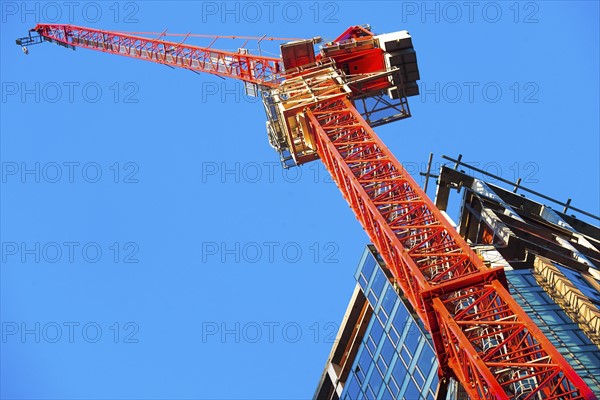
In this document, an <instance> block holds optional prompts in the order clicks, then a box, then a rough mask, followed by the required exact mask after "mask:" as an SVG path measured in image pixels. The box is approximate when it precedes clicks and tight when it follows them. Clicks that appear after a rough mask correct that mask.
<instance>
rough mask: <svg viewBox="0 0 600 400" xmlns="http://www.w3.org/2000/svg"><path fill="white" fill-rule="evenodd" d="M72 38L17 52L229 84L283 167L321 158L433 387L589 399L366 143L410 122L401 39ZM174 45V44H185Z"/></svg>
mask: <svg viewBox="0 0 600 400" xmlns="http://www.w3.org/2000/svg"><path fill="white" fill-rule="evenodd" d="M163 36H164V33H163V34H161V35H160V36H159V37H158V38H148V37H143V36H139V35H137V36H136V35H132V34H127V33H121V32H112V31H102V30H97V29H89V28H83V27H78V26H72V25H56V24H38V25H37V26H36V27H35V28H33V29H31V30H30V32H29V35H28V36H27V37H24V38H20V39H17V44H18V45H21V46H23V50H24V52H25V53H28V50H27V48H26V47H25V46H29V45H32V44H37V43H41V42H44V41H49V42H53V43H56V44H59V45H61V46H64V47H68V48H73V49H74V48H76V47H83V48H88V49H92V50H99V51H102V52H105V53H111V54H119V55H123V56H128V57H133V58H139V59H142V60H147V61H152V62H155V63H159V64H165V65H169V66H173V67H180V68H185V69H190V70H194V71H200V72H208V73H211V74H215V75H219V76H223V77H231V78H236V79H240V80H242V81H244V82H245V84H246V88H247V90H249V91H252V92H260V93H261V95H262V98H263V103H264V105H265V109H266V113H267V119H268V121H267V131H268V135H269V140H270V143H271V145H272V146H273V147H274V148H275V149H276V150H277V151H278V152H279V154H280V159H281V162H282V165H283V167H284V168H289V167H292V166H296V165H300V164H303V163H306V162H309V161H313V160H316V159H321V160H322V161H323V163H324V164H325V166H326V168H327V169H328V171H329V172H330V173H331V175H332V176H333V178H334V180H335V182H336V183H337V185H338V187H339V188H340V190H341V192H342V194H343V196H344V198H345V199H346V200H347V201H348V203H349V204H350V206H351V207H352V209H353V210H354V213H355V214H356V216H357V218H358V220H359V221H360V222H361V224H362V226H363V228H364V229H365V231H366V232H367V234H368V235H369V237H370V239H371V241H372V242H373V243H374V244H375V246H376V248H377V250H378V251H379V253H380V254H381V257H382V258H383V260H384V261H385V263H386V266H387V268H388V269H389V271H390V272H391V275H392V276H393V279H394V281H395V283H397V285H398V286H399V287H400V288H401V290H402V292H403V294H404V296H406V298H407V299H408V301H409V302H410V304H411V305H412V307H413V308H414V310H415V312H416V313H417V314H418V315H419V317H420V318H421V319H422V321H423V323H424V325H425V327H426V328H427V329H428V330H429V332H430V333H431V337H432V339H433V343H434V347H435V351H436V353H437V357H438V360H439V365H440V371H439V374H440V376H443V377H454V378H456V379H458V380H459V381H460V382H461V383H462V385H463V387H464V388H465V389H466V391H467V392H468V394H469V396H470V397H472V398H476V399H519V400H525V399H542V398H544V399H594V398H596V397H595V395H594V393H593V392H592V390H591V389H590V388H589V387H588V386H587V385H586V383H585V382H584V381H583V380H582V378H581V377H580V376H579V375H578V374H577V373H576V372H575V371H574V370H573V368H572V367H571V366H570V364H569V363H568V362H567V361H566V360H565V359H564V358H563V357H562V356H561V355H560V353H559V352H558V351H557V350H556V348H555V347H554V346H553V345H552V343H551V342H550V341H549V340H548V339H547V338H546V337H545V336H544V334H542V333H541V332H540V330H539V329H538V328H537V326H536V324H535V323H534V322H533V321H532V320H531V319H530V318H529V317H528V316H527V314H526V313H525V312H524V311H523V309H521V307H520V306H519V305H518V304H517V302H516V301H515V300H514V299H513V298H512V296H511V295H510V293H509V291H508V289H507V283H506V278H505V275H504V270H503V269H501V268H493V269H492V268H489V267H487V266H486V265H484V263H483V262H482V261H481V260H480V259H479V258H478V257H477V255H476V254H475V253H474V252H473V251H472V250H471V248H470V247H469V245H468V244H467V243H466V242H465V241H464V239H462V238H461V237H460V236H459V235H458V233H457V232H456V230H455V229H454V228H453V227H452V226H451V225H450V224H449V222H448V221H447V220H446V219H445V218H444V216H443V215H442V214H441V212H440V211H439V210H438V209H437V208H436V207H435V205H434V204H433V203H432V202H431V200H430V199H429V198H428V197H427V195H426V194H425V192H423V190H422V189H421V188H420V187H419V185H418V184H417V183H416V182H415V181H414V180H413V179H412V177H411V176H410V175H409V174H408V173H407V172H406V170H405V169H404V168H403V167H402V165H401V164H400V163H399V162H398V160H397V159H396V158H395V157H394V155H393V154H392V153H391V152H390V151H389V150H388V149H387V147H386V146H385V145H384V144H383V142H382V141H381V140H380V139H379V138H378V137H377V135H376V134H375V132H374V131H373V129H372V128H373V127H375V126H378V125H382V124H385V123H389V122H392V121H396V120H399V119H403V118H407V117H410V110H409V107H408V101H407V98H408V97H410V96H413V95H416V94H418V86H417V84H416V81H417V80H418V79H419V71H418V68H417V60H416V55H415V51H414V48H413V46H412V39H411V37H410V35H409V34H408V32H406V31H400V32H395V33H390V34H383V35H375V34H373V33H372V32H371V30H370V28H369V27H368V26H353V27H350V28H348V29H347V30H346V31H345V32H343V33H342V34H341V35H340V36H339V37H338V38H337V39H335V40H334V41H332V42H329V43H325V44H323V45H322V46H321V49H320V51H319V52H318V54H316V53H315V44H316V43H319V42H320V38H313V39H307V40H295V41H291V42H287V43H285V44H283V45H281V59H279V58H274V57H264V56H262V55H253V54H250V53H249V52H248V51H247V50H246V49H243V48H242V49H239V50H238V51H237V52H229V51H222V50H217V49H213V48H211V47H210V46H209V47H198V46H192V45H188V44H184V42H185V39H184V40H183V41H182V42H180V43H175V42H169V41H165V40H162V38H163ZM186 39H187V37H186Z"/></svg>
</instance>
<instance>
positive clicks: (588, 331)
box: [314, 157, 600, 400]
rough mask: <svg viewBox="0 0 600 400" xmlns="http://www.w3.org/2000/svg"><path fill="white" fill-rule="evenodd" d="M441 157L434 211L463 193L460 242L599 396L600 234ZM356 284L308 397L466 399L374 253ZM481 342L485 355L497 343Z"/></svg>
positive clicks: (522, 387)
mask: <svg viewBox="0 0 600 400" xmlns="http://www.w3.org/2000/svg"><path fill="white" fill-rule="evenodd" d="M446 158H447V159H448V160H451V161H452V162H456V165H455V167H456V168H451V167H446V166H445V167H442V169H441V171H440V174H439V176H435V177H436V178H437V182H438V185H437V193H436V199H435V204H436V206H437V207H438V208H439V209H440V210H442V211H444V212H445V211H446V210H447V208H448V203H449V200H450V196H451V194H453V195H455V196H458V195H459V194H462V198H461V199H460V213H459V214H460V215H458V219H456V225H455V226H456V229H457V230H458V232H459V233H460V235H461V236H462V237H463V238H464V239H465V240H466V241H467V243H469V245H470V246H471V248H472V249H473V250H474V251H475V252H476V253H477V254H478V255H479V256H480V257H481V258H482V259H483V260H484V262H485V263H486V264H487V265H489V266H492V267H501V268H503V269H504V271H505V272H506V277H507V280H508V286H509V290H510V293H511V294H512V296H513V297H514V298H515V300H516V301H517V302H518V303H519V305H520V306H521V307H522V308H523V309H524V310H525V311H526V312H527V313H528V314H529V315H530V316H531V318H532V319H533V320H534V321H535V323H536V324H537V326H538V327H539V328H540V330H541V331H542V332H543V333H544V334H545V335H546V337H548V339H549V340H550V341H551V342H552V344H554V346H555V347H556V348H557V349H558V351H559V352H560V353H561V354H562V355H563V357H564V358H565V359H566V360H567V361H568V362H569V364H570V365H571V366H572V367H573V369H574V370H575V371H576V372H577V373H578V374H579V375H580V376H581V377H582V378H583V380H584V381H585V382H586V383H587V384H588V386H589V387H590V388H592V389H593V390H594V393H595V395H596V396H600V229H598V227H596V226H594V225H591V224H589V223H586V222H584V221H582V220H581V219H578V218H577V217H575V215H569V214H568V213H567V211H568V209H569V204H562V205H560V204H554V205H555V206H558V207H562V206H565V208H564V209H563V210H562V211H563V212H559V211H556V210H554V209H552V208H551V207H549V206H547V205H544V204H541V203H539V202H536V201H533V200H531V199H529V198H527V197H525V196H524V195H521V194H519V193H518V190H521V191H522V192H523V188H521V187H520V186H519V185H518V184H515V188H514V189H513V190H506V189H503V188H501V187H499V186H496V185H492V184H490V183H487V182H485V181H484V180H480V179H476V178H474V177H473V176H470V175H469V174H466V173H465V172H463V171H461V170H460V168H461V166H463V167H468V169H470V168H473V167H470V166H468V165H462V163H461V162H460V160H453V159H449V158H448V157H446ZM479 172H481V173H483V171H479ZM498 179H501V178H499V177H494V176H490V180H493V181H497V180H498ZM525 190H527V189H526V188H525ZM457 192H458V193H457ZM586 214H587V213H586ZM447 215H448V214H446V216H447ZM448 219H449V220H450V217H449V216H448ZM451 221H452V220H451ZM452 223H453V224H454V221H452ZM355 278H356V281H357V284H356V288H355V290H354V293H353V294H352V298H351V299H350V304H349V305H348V309H347V311H346V313H345V315H344V317H343V321H342V323H341V325H340V330H339V332H338V335H337V338H336V341H335V344H334V346H333V349H332V350H331V354H330V355H329V358H328V360H327V363H326V366H325V369H324V371H323V374H322V376H321V380H320V382H319V385H318V388H317V390H316V393H315V396H314V398H315V399H318V400H330V399H334V400H335V399H351V400H355V399H376V398H377V399H406V400H409V399H410V400H412V399H432V400H433V399H448V400H451V399H468V398H469V397H468V395H467V393H466V391H465V389H464V388H463V387H462V385H461V384H460V383H459V382H457V381H456V380H454V379H443V378H442V379H440V377H439V375H438V370H439V361H438V360H437V358H436V356H435V352H434V347H433V342H432V340H431V336H430V334H429V333H428V332H427V330H426V329H425V327H424V326H423V324H422V323H421V321H420V319H419V318H418V316H417V314H416V313H415V312H414V310H413V308H412V306H411V305H410V303H408V302H407V301H406V298H405V297H404V296H403V294H402V291H401V290H399V288H398V287H397V285H395V284H394V280H393V277H392V276H391V274H390V273H389V270H388V268H386V266H385V262H384V261H383V259H382V258H381V257H380V256H379V254H378V252H377V250H376V249H375V247H374V246H372V245H369V246H367V248H366V249H365V252H364V254H363V256H362V258H361V260H360V262H359V265H358V268H357V269H356V273H355ZM484 329H485V328H484ZM480 335H481V336H482V337H484V339H483V340H484V346H486V347H487V348H494V347H497V346H498V344H499V342H500V341H499V339H498V338H496V337H494V336H492V335H488V334H487V332H485V331H483V332H481V333H480ZM534 387H535V383H534V382H531V384H530V385H528V384H527V382H519V383H518V384H517V385H515V388H514V398H516V399H531V398H535V399H538V398H544V397H537V396H536V397H531V393H532V390H533V388H534Z"/></svg>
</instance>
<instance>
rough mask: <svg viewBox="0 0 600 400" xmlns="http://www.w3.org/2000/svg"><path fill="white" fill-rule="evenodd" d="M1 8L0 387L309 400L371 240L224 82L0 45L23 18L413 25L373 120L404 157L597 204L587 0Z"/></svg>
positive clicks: (26, 24) (157, 24) (333, 28)
mask: <svg viewBox="0 0 600 400" xmlns="http://www.w3.org/2000/svg"><path fill="white" fill-rule="evenodd" d="M465 3H467V4H465ZM0 5H1V7H2V17H1V18H2V21H1V22H2V23H1V35H0V57H1V60H0V63H1V84H2V93H1V96H2V98H1V104H0V105H1V110H2V111H1V118H0V120H1V122H0V128H1V152H0V155H1V160H2V181H1V197H0V199H1V201H2V207H1V230H0V233H1V235H2V238H1V242H2V260H1V261H2V264H1V269H0V273H1V286H0V287H1V290H2V293H1V296H0V299H1V308H0V311H1V322H2V337H1V342H0V345H1V347H0V349H1V355H0V363H1V379H0V384H1V385H0V397H2V398H13V399H25V398H27V399H37V398H48V399H75V398H78V399H81V398H90V399H91V398H94V399H99V398H102V399H104V398H106V399H109V398H119V399H129V398H139V399H141V398H144V399H146V398H156V399H158V398H182V399H184V398H185V399H187V398H198V399H209V398H210V399H213V398H216V399H242V398H247V399H306V398H310V397H311V396H312V394H313V391H314V389H315V386H316V384H317V382H318V380H319V377H320V374H321V371H322V368H323V366H324V364H325V361H326V359H327V355H328V353H329V350H330V348H331V345H332V338H333V337H334V335H335V331H336V330H337V326H338V324H339V322H340V320H341V318H342V316H343V313H344V311H345V308H346V305H347V302H348V300H349V297H350V295H351V293H352V290H353V287H354V284H355V281H354V278H353V273H354V270H355V267H356V265H357V263H358V260H359V257H360V255H361V253H362V251H363V249H364V246H365V245H366V244H367V243H368V238H367V236H366V234H365V233H364V232H363V231H362V229H361V227H360V225H359V223H358V222H357V220H356V219H355V218H354V216H353V214H352V212H351V211H350V209H349V207H348V206H347V205H346V203H345V202H344V200H343V199H342V196H341V194H340V193H339V192H338V190H337V188H336V186H335V185H334V184H333V183H331V181H329V180H328V179H327V178H326V173H325V170H324V169H323V167H322V166H321V165H320V164H318V163H314V164H312V165H305V166H303V167H302V168H300V169H294V170H290V171H289V172H283V173H282V170H281V169H280V167H279V166H278V165H277V162H278V159H277V155H276V153H275V152H274V151H273V150H272V149H271V148H270V147H269V145H268V141H267V136H266V132H265V122H264V121H265V117H264V113H263V109H262V105H261V104H260V103H259V102H257V101H255V100H254V99H249V98H247V97H245V96H244V95H243V94H242V93H243V87H242V86H241V85H240V84H239V83H236V82H234V81H227V80H222V79H219V78H216V77H214V76H210V75H206V76H205V75H195V74H193V73H190V72H189V71H184V70H174V69H170V68H167V67H164V66H160V65H156V64H152V63H146V62H143V61H139V60H133V59H129V58H125V57H118V56H110V55H106V54H102V53H97V52H93V51H86V50H81V49H79V50H77V51H70V50H65V49H63V48H60V47H58V46H54V45H51V44H44V45H39V46H32V47H31V48H30V49H29V50H30V54H29V55H28V56H25V55H24V54H23V53H22V51H21V49H20V48H19V47H18V46H15V45H14V39H15V38H17V37H20V36H25V35H26V33H27V30H28V29H30V28H32V27H33V26H34V25H35V23H36V22H38V21H40V22H42V21H46V22H62V23H73V24H78V25H83V26H91V27H95V28H99V29H113V30H120V31H151V32H162V31H163V30H164V29H166V28H168V29H169V31H170V32H176V33H187V32H194V33H205V34H221V35H257V36H261V35H263V34H267V35H270V36H279V37H307V38H309V37H314V36H322V37H324V38H325V39H326V40H331V39H333V38H335V37H336V36H337V35H338V34H339V33H340V32H342V31H343V30H344V29H346V28H347V27H348V26H350V25H356V24H366V23H368V24H370V25H371V26H372V28H373V30H374V31H375V32H378V33H387V32H393V31H396V30H402V29H407V30H408V31H409V32H410V33H411V34H412V35H413V43H414V45H415V48H416V51H417V55H418V62H419V66H420V71H421V96H419V97H413V98H411V99H410V106H411V110H412V113H413V117H412V118H410V119H408V120H404V121H400V122H397V123H395V124H391V125H388V126H383V127H380V128H377V129H376V131H377V132H378V133H379V134H380V136H381V137H382V139H383V140H384V141H385V142H386V143H387V145H388V146H389V147H390V149H391V150H392V151H393V152H394V153H395V154H396V156H397V157H398V159H399V160H400V161H401V162H403V163H405V165H406V166H407V168H409V169H410V170H411V171H413V172H414V173H415V174H418V172H419V171H423V170H424V169H425V163H426V161H427V157H428V154H429V153H430V152H433V153H434V154H435V163H436V165H437V166H439V165H440V163H442V162H443V160H442V159H441V155H442V154H446V155H449V156H457V155H458V154H459V153H461V154H463V155H464V160H465V161H468V162H472V163H477V164H478V165H479V167H481V168H484V169H487V170H489V171H491V172H494V173H496V174H499V175H501V176H503V177H505V178H506V179H510V180H514V179H516V178H517V177H519V176H520V177H522V178H523V184H524V185H526V186H528V187H530V188H532V189H534V190H537V191H540V192H543V193H545V194H547V195H550V196H554V197H557V198H559V199H561V200H563V201H565V200H566V199H567V198H572V199H573V203H572V204H573V205H574V206H576V207H580V208H583V209H585V210H588V211H590V212H593V213H595V214H598V212H599V198H600V195H599V181H600V178H599V169H600V167H599V158H600V154H599V153H600V149H599V147H600V145H599V120H598V109H599V86H600V85H599V81H598V79H599V77H598V71H599V61H598V57H599V54H598V49H599V48H600V44H599V43H598V38H599V28H598V21H599V20H600V18H599V11H598V2H592V1H589V2H571V1H553V2H521V3H517V2H491V3H487V2H477V1H476V2H450V3H438V2H432V3H427V5H424V3H422V2H410V1H407V2H398V1H393V2H392V1H390V2H377V1H374V2H366V1H361V2H318V3H317V2H312V1H311V2H287V1H283V2H282V1H274V2H260V1H259V2H249V3H238V2H230V3H223V2H220V1H217V2H203V3H200V2H166V1H165V2H162V1H152V2H122V3H114V2H49V3H45V2H31V3H26V4H25V3H22V2H20V1H18V2H12V1H2V2H1V3H0ZM175 40H181V38H176V39H175ZM214 46H215V47H219V46H221V47H224V48H232V47H234V46H233V45H232V44H231V43H228V42H226V41H222V42H220V41H218V42H217V43H215V44H214ZM263 49H264V50H269V51H272V52H276V51H277V50H276V48H273V47H272V46H271V47H269V46H268V45H265V46H264V48H263ZM479 177H480V176H479ZM429 194H430V195H431V196H433V194H434V191H433V190H430V193H429Z"/></svg>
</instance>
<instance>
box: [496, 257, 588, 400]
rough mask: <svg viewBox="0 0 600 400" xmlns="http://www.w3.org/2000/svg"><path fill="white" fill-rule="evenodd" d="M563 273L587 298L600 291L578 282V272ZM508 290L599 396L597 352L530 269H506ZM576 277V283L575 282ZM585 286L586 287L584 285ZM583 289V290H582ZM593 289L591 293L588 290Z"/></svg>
mask: <svg viewBox="0 0 600 400" xmlns="http://www.w3.org/2000/svg"><path fill="white" fill-rule="evenodd" d="M561 271H562V272H566V273H565V276H567V277H568V278H569V280H571V282H573V283H575V284H576V285H577V286H578V287H580V288H582V289H584V290H587V291H590V292H589V293H588V295H589V296H590V298H594V297H596V296H597V298H600V293H598V291H596V290H595V289H593V288H591V287H590V286H588V285H587V284H585V283H581V284H580V283H578V282H577V281H576V279H575V278H576V275H580V274H579V273H578V272H576V271H573V270H570V269H568V268H563V267H561ZM506 277H507V278H508V283H509V287H510V292H511V294H512V295H513V297H514V298H515V300H516V301H517V303H519V305H520V306H521V307H522V308H523V309H524V310H525V312H527V314H529V316H530V317H531V319H532V320H533V322H535V323H536V324H537V326H538V327H539V328H540V330H541V331H542V332H543V333H544V334H545V335H546V337H547V338H548V339H549V340H550V341H551V342H552V344H554V346H555V347H556V348H557V350H558V351H559V352H560V353H561V354H562V355H563V357H565V359H566V360H567V361H568V362H569V363H570V364H571V365H572V366H573V368H574V369H575V371H576V372H577V373H578V374H579V376H581V377H582V378H583V380H584V381H586V383H587V384H588V386H589V387H590V388H591V389H592V390H593V391H594V392H595V393H596V395H597V396H598V397H600V351H599V349H598V346H596V345H595V344H594V343H592V341H591V340H590V339H589V338H588V337H587V336H586V335H585V333H584V332H583V331H582V330H581V328H580V327H579V325H577V324H576V323H574V322H573V320H572V319H571V318H570V317H569V316H568V315H567V313H565V311H564V310H563V309H562V308H561V307H560V306H559V305H558V304H556V303H555V302H554V301H553V300H552V299H551V298H550V296H548V294H547V293H546V292H545V291H544V289H543V288H541V287H540V286H539V285H538V283H537V282H536V279H535V277H534V276H533V272H532V271H531V270H528V269H526V270H507V271H506ZM574 280H575V282H574ZM584 285H585V287H584ZM582 291H583V290H582ZM591 291H593V293H592V292H591Z"/></svg>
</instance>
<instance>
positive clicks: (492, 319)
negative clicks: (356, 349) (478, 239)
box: [306, 96, 595, 400]
mask: <svg viewBox="0 0 600 400" xmlns="http://www.w3.org/2000/svg"><path fill="white" fill-rule="evenodd" d="M306 115H307V117H308V119H309V121H310V125H311V129H312V134H313V135H314V136H315V140H316V144H317V151H318V154H319V156H320V158H321V159H322V160H323V162H324V164H325V166H326V167H327V169H328V170H329V172H330V173H331V174H332V176H333V178H334V180H335V181H336V183H337V185H338V187H339V188H340V190H341V191H342V194H343V195H344V197H345V198H346V200H347V201H348V203H349V204H350V206H351V208H352V209H353V211H354V213H355V214H356V216H357V218H358V219H359V221H360V222H361V224H362V226H363V227H364V228H365V230H366V231H367V234H368V235H369V237H370V239H371V240H372V242H373V243H374V244H375V246H376V248H377V250H378V251H379V253H380V254H381V256H382V257H383V259H384V261H385V262H386V265H387V267H388V268H389V269H390V270H391V272H392V274H393V276H394V279H395V281H396V282H397V284H398V285H399V286H400V287H401V289H402V291H403V293H404V295H405V296H406V297H407V299H408V301H409V302H410V303H411V305H412V307H413V308H414V309H415V311H416V312H417V314H418V315H419V316H420V317H421V319H422V320H423V321H424V323H425V325H426V327H427V329H429V331H430V332H431V334H432V338H433V341H434V346H435V349H436V353H437V355H438V359H439V361H440V365H441V366H442V369H443V370H442V372H443V373H445V374H448V375H453V376H455V377H456V378H457V379H459V380H460V382H461V383H462V385H463V387H464V388H465V389H466V390H467V392H468V393H469V395H470V396H471V397H472V398H481V399H510V398H519V399H521V400H524V399H534V398H535V399H537V398H552V399H559V398H560V399H594V398H595V396H594V394H593V392H592V391H591V390H590V389H589V387H588V386H587V385H586V384H585V382H584V381H583V380H582V379H581V377H580V376H579V375H577V373H576V372H575V371H574V370H573V368H572V367H571V366H570V365H569V364H568V363H567V361H566V360H565V359H564V358H563V357H562V356H561V355H560V353H559V352H558V351H557V350H556V348H554V346H553V345H552V343H550V341H549V340H548V339H547V338H546V337H545V336H544V335H543V333H542V332H541V331H540V330H539V329H538V328H537V326H536V324H535V323H534V322H533V321H532V320H531V319H530V318H529V317H528V316H527V314H526V313H525V312H524V311H523V309H521V307H520V306H519V305H518V304H517V303H516V301H515V300H514V299H513V298H512V296H511V295H510V294H509V292H508V290H507V289H506V287H505V285H506V278H505V276H504V271H503V270H502V269H490V268H488V267H486V266H485V265H484V264H483V262H482V261H481V260H480V259H479V258H478V257H477V256H476V254H475V253H474V252H473V251H472V249H471V248H470V247H469V246H468V244H467V243H466V242H465V241H464V240H463V239H462V238H461V237H460V236H459V235H458V233H457V232H456V230H455V229H454V228H453V227H452V226H451V225H450V224H449V222H448V221H447V220H446V219H445V217H444V216H443V215H442V214H441V212H440V211H439V210H438V209H437V208H436V207H435V205H434V204H433V203H432V202H431V200H429V198H428V197H427V196H426V194H425V193H424V192H423V191H422V189H421V188H420V187H419V186H418V185H417V183H416V182H415V181H414V180H413V179H412V177H411V176H410V175H409V174H408V173H407V172H406V171H405V170H404V168H403V167H402V165H401V164H400V163H399V162H398V161H397V160H396V158H395V157H394V156H393V155H392V153H391V152H390V151H389V150H388V149H387V148H386V146H385V145H384V144H383V142H381V140H380V139H379V138H378V137H377V136H376V135H375V133H374V132H373V130H372V129H371V128H370V127H369V125H368V124H367V122H366V121H365V120H364V119H363V118H362V117H361V116H360V114H359V112H358V111H357V110H356V109H355V108H354V106H353V105H352V103H351V102H350V101H349V100H348V99H346V98H345V96H339V97H337V98H335V99H330V100H326V101H322V102H320V103H318V104H317V105H315V106H314V107H312V108H311V109H306Z"/></svg>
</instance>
